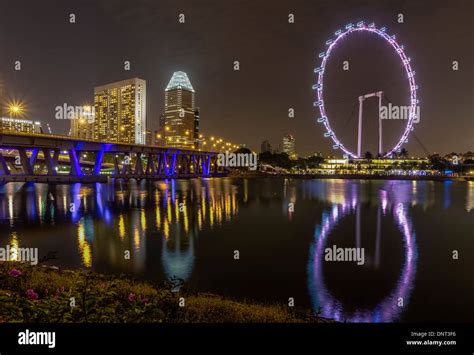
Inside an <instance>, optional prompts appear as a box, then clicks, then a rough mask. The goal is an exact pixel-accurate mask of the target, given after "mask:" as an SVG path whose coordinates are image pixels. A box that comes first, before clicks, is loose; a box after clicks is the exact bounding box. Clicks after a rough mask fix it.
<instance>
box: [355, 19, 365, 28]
mask: <svg viewBox="0 0 474 355" xmlns="http://www.w3.org/2000/svg"><path fill="white" fill-rule="evenodd" d="M356 26H357V27H359V28H360V27H364V21H359V22H357V25H356Z"/></svg>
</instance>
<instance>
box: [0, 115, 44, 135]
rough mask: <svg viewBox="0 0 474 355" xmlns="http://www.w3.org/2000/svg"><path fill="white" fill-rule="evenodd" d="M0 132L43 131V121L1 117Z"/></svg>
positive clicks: (28, 132)
mask: <svg viewBox="0 0 474 355" xmlns="http://www.w3.org/2000/svg"><path fill="white" fill-rule="evenodd" d="M0 132H2V133H25V134H34V133H43V130H42V128H41V123H40V122H38V121H30V120H25V119H21V118H10V117H1V118H0Z"/></svg>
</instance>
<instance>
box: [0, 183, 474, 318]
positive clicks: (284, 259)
mask: <svg viewBox="0 0 474 355" xmlns="http://www.w3.org/2000/svg"><path fill="white" fill-rule="evenodd" d="M291 204H292V206H293V209H290V208H289V207H290V205H291ZM473 209H474V183H473V182H470V183H459V182H454V183H448V184H444V183H438V182H436V183H435V182H429V181H415V182H412V181H366V180H350V181H348V180H330V179H327V180H305V179H303V180H299V179H278V178H272V179H248V180H247V179H203V180H200V179H192V180H164V181H156V182H147V183H146V182H143V181H142V182H129V183H121V184H120V183H117V184H116V185H115V186H114V187H112V186H111V185H107V184H88V185H84V184H73V185H53V184H51V185H46V184H31V183H8V184H4V185H0V225H1V226H2V228H0V246H4V245H7V244H9V245H10V246H12V247H14V248H19V247H38V248H39V256H40V257H41V256H43V255H46V254H47V253H48V252H50V251H58V254H57V255H58V257H59V259H57V260H54V261H52V262H53V263H55V264H58V265H59V266H64V267H67V268H77V267H82V268H91V269H94V270H96V271H99V272H104V273H121V272H125V273H129V274H133V275H134V276H137V277H139V278H143V279H147V280H153V281H155V280H156V281H158V280H162V279H164V278H171V277H177V278H180V279H183V280H185V281H188V282H189V285H190V287H192V288H195V289H197V290H199V291H204V292H212V293H217V294H224V295H229V296H230V297H236V298H251V299H255V300H257V301H260V302H263V303H265V302H281V300H282V299H287V297H288V295H289V294H290V295H292V296H293V297H295V299H298V305H299V306H301V307H313V309H314V310H318V309H319V307H321V308H322V315H323V316H325V317H329V318H335V319H337V320H342V321H344V320H347V321H351V322H361V321H364V322H390V321H396V320H400V319H401V320H405V319H408V320H410V321H411V320H418V319H421V320H423V319H426V317H427V314H428V316H430V315H431V314H432V309H433V305H432V304H431V305H430V304H427V305H426V309H424V308H423V307H424V304H425V303H426V302H424V300H425V298H426V299H427V298H430V299H433V298H435V297H438V298H437V299H436V305H437V306H439V308H440V309H448V310H449V311H447V312H446V314H447V315H446V316H445V319H448V320H450V319H451V318H449V317H451V314H455V317H457V318H454V319H463V318H466V317H467V316H465V315H464V314H468V313H469V312H467V311H468V310H469V309H467V310H466V307H468V306H463V308H462V309H461V308H456V307H457V306H456V307H453V306H452V304H451V303H449V302H452V301H450V300H452V299H456V300H462V301H463V302H458V303H459V304H461V303H462V304H463V305H464V304H466V305H468V304H469V303H470V302H468V301H465V300H466V299H468V300H470V299H472V297H471V296H473V295H472V291H469V290H470V289H472V287H470V284H471V283H472V280H471V279H469V278H468V277H465V278H463V273H462V271H460V269H456V267H457V264H456V263H452V265H451V266H450V267H451V268H452V269H450V272H455V273H456V275H458V276H457V278H449V280H447V279H446V278H445V279H441V278H436V280H435V281H433V277H432V276H430V275H428V274H427V273H424V274H423V273H422V272H418V273H417V269H418V270H433V269H434V268H435V267H436V266H437V264H439V259H438V255H441V254H442V253H443V252H445V251H446V250H448V251H449V250H452V249H454V248H456V249H459V250H461V249H468V247H469V246H470V245H471V244H472V238H471V236H472V216H471V215H470V214H471V213H472V211H473ZM466 211H467V212H466ZM453 220H456V223H457V229H456V233H452V228H451V225H452V223H453V222H452V221H453ZM315 224H316V226H315ZM415 230H416V236H415ZM433 238H435V239H433ZM336 243H337V245H338V246H341V245H340V244H347V246H348V247H355V246H360V247H363V248H364V249H365V250H366V251H367V252H366V256H367V257H366V258H365V261H366V263H365V264H364V265H363V266H355V265H352V264H342V265H341V264H340V263H334V264H328V263H327V262H325V261H324V259H323V258H324V250H325V248H327V247H331V245H334V244H336ZM308 246H310V247H308ZM418 248H419V249H420V255H423V258H421V257H420V258H418V257H417V256H418ZM235 249H239V250H241V251H242V252H243V254H242V255H245V257H243V258H242V259H241V260H240V261H239V262H238V263H236V262H235V261H234V260H233V258H232V251H233V250H235ZM128 252H129V253H130V258H129V259H127V258H126V257H125V256H126V254H127V253H128ZM463 262H465V263H468V264H467V268H469V267H470V266H471V264H469V263H470V261H463ZM344 265H346V266H344ZM459 265H461V264H459ZM464 265H466V264H464ZM464 265H463V268H464V269H463V270H465V269H467V268H466V266H464ZM471 268H472V267H471ZM249 270H251V272H249ZM438 273H440V271H439V270H438ZM339 275H341V276H339ZM374 280H376V281H375V282H374ZM450 280H453V281H450ZM415 281H416V282H417V283H418V285H420V284H422V285H430V286H432V287H426V286H425V287H424V288H425V289H423V290H420V288H419V287H418V288H416V292H413V290H414V289H415ZM434 282H436V284H433V283H434ZM262 285H264V286H263V287H262ZM459 285H461V286H459ZM434 287H439V288H440V289H446V290H449V292H451V294H450V296H451V297H445V294H440V295H439V296H438V295H437V294H433V292H432V289H433V288H434ZM456 287H460V288H461V291H457V289H456ZM369 288H370V289H369ZM308 291H309V295H308ZM420 298H421V299H422V301H420ZM400 300H402V302H403V306H401V307H400V306H399V304H400ZM433 302H435V301H433ZM415 305H416V306H415ZM416 312H421V313H423V312H425V313H424V314H422V315H421V316H420V317H417V315H418V314H417V315H416V316H413V313H416ZM470 314H472V312H471V313H470ZM436 316H439V313H437V314H436Z"/></svg>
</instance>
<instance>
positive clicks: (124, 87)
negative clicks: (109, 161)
mask: <svg viewBox="0 0 474 355" xmlns="http://www.w3.org/2000/svg"><path fill="white" fill-rule="evenodd" d="M94 106H95V121H94V139H96V140H100V141H111V142H118V143H133V144H145V141H146V81H145V80H142V79H139V78H132V79H128V80H122V81H118V82H115V83H111V84H106V85H102V86H97V87H95V89H94Z"/></svg>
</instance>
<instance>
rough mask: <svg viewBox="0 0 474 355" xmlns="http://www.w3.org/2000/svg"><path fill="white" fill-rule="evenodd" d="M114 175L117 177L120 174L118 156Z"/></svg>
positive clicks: (115, 160)
mask: <svg viewBox="0 0 474 355" xmlns="http://www.w3.org/2000/svg"><path fill="white" fill-rule="evenodd" d="M114 173H115V175H119V174H120V167H119V162H118V157H117V154H114Z"/></svg>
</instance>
